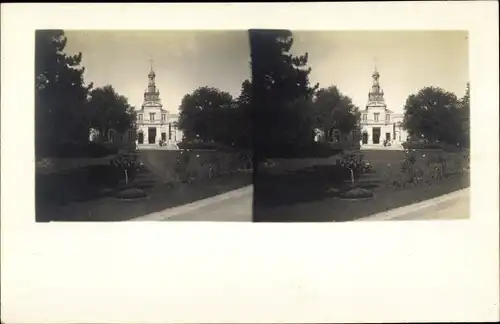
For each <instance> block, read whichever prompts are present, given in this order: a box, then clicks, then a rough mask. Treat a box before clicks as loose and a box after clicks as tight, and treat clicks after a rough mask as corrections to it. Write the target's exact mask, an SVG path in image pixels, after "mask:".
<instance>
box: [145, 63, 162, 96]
mask: <svg viewBox="0 0 500 324" xmlns="http://www.w3.org/2000/svg"><path fill="white" fill-rule="evenodd" d="M155 78H156V73H155V71H154V70H153V62H152V61H150V66H149V73H148V79H149V82H148V88H147V89H146V91H144V104H146V102H153V103H157V104H159V103H160V91H158V89H156V82H155Z"/></svg>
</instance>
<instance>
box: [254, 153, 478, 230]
mask: <svg viewBox="0 0 500 324" xmlns="http://www.w3.org/2000/svg"><path fill="white" fill-rule="evenodd" d="M364 155H365V159H367V160H369V161H370V162H371V164H372V165H373V168H374V173H373V174H368V175H366V176H367V177H370V178H371V180H369V179H367V178H366V177H365V179H361V181H359V180H360V179H357V181H356V185H357V186H359V187H361V188H364V189H370V190H373V191H374V193H375V196H374V198H370V199H367V200H361V201H348V200H340V199H337V197H338V196H339V193H341V192H344V191H345V190H346V189H347V188H349V186H350V184H349V178H350V177H349V176H348V174H347V173H346V171H345V170H342V169H341V168H340V167H338V166H332V165H326V166H311V167H308V168H304V169H302V170H299V171H296V172H281V173H275V174H273V173H270V172H267V173H266V172H264V171H263V172H259V173H260V174H259V175H257V176H256V177H255V179H256V180H255V183H254V210H253V213H254V220H255V221H256V222H331V221H337V222H342V221H351V220H355V219H358V218H361V217H365V216H369V215H371V214H375V213H378V212H384V211H387V210H390V209H393V208H397V207H401V206H405V205H409V204H412V203H416V202H420V201H423V200H427V199H431V198H434V197H437V196H440V195H443V194H446V193H450V192H453V191H456V190H459V189H463V188H466V187H469V178H468V177H465V176H460V175H453V176H450V177H447V178H445V179H442V180H439V181H436V182H434V183H432V184H422V185H419V186H416V187H406V188H401V189H394V188H387V187H386V186H385V184H384V182H383V180H384V179H383V176H382V173H383V172H384V170H385V169H384V168H385V167H386V166H387V164H393V165H396V164H397V163H399V161H400V159H402V158H403V156H404V153H403V152H401V151H364Z"/></svg>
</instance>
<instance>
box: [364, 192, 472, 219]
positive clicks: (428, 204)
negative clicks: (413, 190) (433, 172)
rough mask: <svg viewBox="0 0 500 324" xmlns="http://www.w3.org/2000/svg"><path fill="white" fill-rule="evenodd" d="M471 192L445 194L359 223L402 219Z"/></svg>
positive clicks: (372, 216) (375, 215)
mask: <svg viewBox="0 0 500 324" xmlns="http://www.w3.org/2000/svg"><path fill="white" fill-rule="evenodd" d="M469 192H470V188H465V189H460V190H457V191H454V192H451V193H448V194H444V195H442V196H438V197H436V198H431V199H428V200H424V201H421V202H418V203H414V204H411V205H407V206H402V207H398V208H395V209H391V210H388V211H385V212H381V213H377V214H373V215H370V216H367V217H363V218H360V219H358V220H357V221H385V220H391V219H395V218H398V217H401V216H403V215H405V214H409V213H412V212H416V211H418V210H422V209H424V208H428V207H432V206H435V205H438V204H440V203H443V202H446V201H449V200H452V199H456V198H459V197H463V196H467V195H468V194H469Z"/></svg>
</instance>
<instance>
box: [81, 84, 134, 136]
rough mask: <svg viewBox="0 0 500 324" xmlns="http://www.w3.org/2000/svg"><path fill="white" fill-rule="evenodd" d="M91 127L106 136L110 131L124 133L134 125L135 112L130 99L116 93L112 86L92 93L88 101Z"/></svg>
mask: <svg viewBox="0 0 500 324" xmlns="http://www.w3.org/2000/svg"><path fill="white" fill-rule="evenodd" d="M88 108H89V113H90V116H91V118H90V126H91V127H93V128H95V129H98V130H99V131H100V132H101V134H106V132H107V131H108V130H110V129H114V130H116V131H118V132H124V131H125V130H127V129H129V128H130V127H132V126H133V125H134V122H135V111H134V108H133V107H132V106H131V105H129V103H128V99H127V98H126V97H124V96H122V95H119V94H118V93H116V91H115V89H114V88H113V87H112V86H111V85H106V86H104V87H100V88H96V89H94V90H92V91H91V92H90V97H89V101H88Z"/></svg>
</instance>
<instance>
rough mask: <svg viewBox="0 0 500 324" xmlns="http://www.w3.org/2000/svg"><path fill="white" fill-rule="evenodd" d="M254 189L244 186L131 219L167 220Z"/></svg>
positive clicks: (251, 186)
mask: <svg viewBox="0 0 500 324" xmlns="http://www.w3.org/2000/svg"><path fill="white" fill-rule="evenodd" d="M252 191H253V185H250V186H246V187H243V188H239V189H235V190H231V191H228V192H225V193H223V194H220V195H217V196H213V197H209V198H205V199H201V200H198V201H195V202H192V203H189V204H186V205H182V206H177V207H172V208H167V209H165V210H162V211H159V212H154V213H151V214H148V215H145V216H141V217H137V218H133V219H131V221H165V220H168V219H169V218H172V217H174V216H177V215H180V214H184V213H187V212H192V211H194V210H196V209H199V208H202V207H206V206H209V205H212V204H216V203H219V202H222V201H224V200H227V199H231V198H237V197H241V196H243V195H245V194H248V193H251V192H252Z"/></svg>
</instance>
